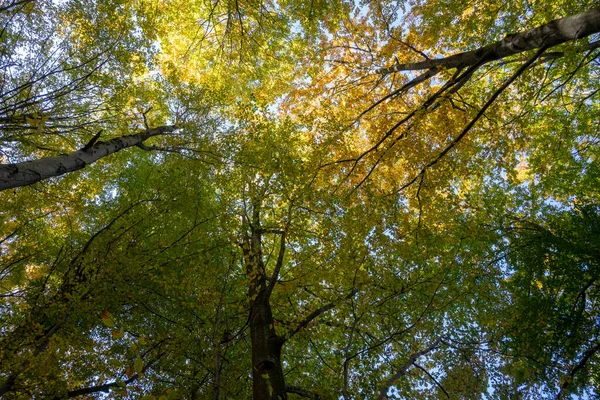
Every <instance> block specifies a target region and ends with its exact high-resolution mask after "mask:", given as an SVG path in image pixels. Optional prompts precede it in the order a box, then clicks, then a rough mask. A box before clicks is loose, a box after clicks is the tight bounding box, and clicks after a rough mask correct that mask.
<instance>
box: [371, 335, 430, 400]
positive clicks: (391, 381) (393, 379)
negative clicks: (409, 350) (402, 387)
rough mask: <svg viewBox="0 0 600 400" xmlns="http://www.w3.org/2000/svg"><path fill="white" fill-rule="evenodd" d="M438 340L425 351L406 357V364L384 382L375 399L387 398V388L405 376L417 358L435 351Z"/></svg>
mask: <svg viewBox="0 0 600 400" xmlns="http://www.w3.org/2000/svg"><path fill="white" fill-rule="evenodd" d="M440 340H441V339H439V338H438V339H437V340H436V341H434V342H433V343H432V344H430V345H429V346H428V347H427V348H426V349H423V350H421V351H417V352H416V353H413V354H411V355H410V357H408V361H407V362H406V363H404V364H403V365H402V367H400V369H399V370H398V372H396V373H395V374H393V375H392V376H391V377H389V378H388V379H387V380H386V381H385V384H384V387H383V389H381V392H379V397H377V399H378V400H383V399H385V398H387V392H388V390H389V388H390V387H391V386H392V385H393V384H394V382H396V381H397V380H398V379H400V378H401V377H402V376H404V375H406V373H407V372H408V370H409V368H410V367H411V366H412V365H413V364H414V363H415V362H416V361H417V359H418V358H419V357H421V356H424V355H425V354H428V353H431V352H432V351H433V350H435V349H436V348H437V347H438V346H439V344H440Z"/></svg>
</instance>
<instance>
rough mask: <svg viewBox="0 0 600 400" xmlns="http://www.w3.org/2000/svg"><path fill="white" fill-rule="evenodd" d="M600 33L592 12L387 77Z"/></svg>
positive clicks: (597, 15) (399, 67) (598, 14)
mask: <svg viewBox="0 0 600 400" xmlns="http://www.w3.org/2000/svg"><path fill="white" fill-rule="evenodd" d="M598 32H600V9H592V10H589V11H586V12H582V13H580V14H576V15H572V16H570V17H566V18H561V19H556V20H554V21H551V22H549V23H547V24H545V25H542V26H539V27H537V28H534V29H530V30H528V31H525V32H520V33H517V34H513V35H507V36H506V37H505V38H504V39H502V40H500V41H498V42H496V43H492V44H490V45H487V46H484V47H481V48H479V49H476V50H472V51H467V52H464V53H459V54H454V55H452V56H449V57H446V58H441V59H432V60H425V61H421V62H415V63H408V64H396V65H393V66H391V67H388V68H382V69H381V70H379V73H381V74H383V75H387V74H390V73H392V72H399V71H415V70H425V69H431V68H435V69H439V68H465V67H470V66H473V65H477V64H485V63H487V62H490V61H495V60H500V59H503V58H505V57H508V56H512V55H514V54H519V53H522V52H524V51H528V50H533V49H538V48H542V47H544V48H549V47H553V46H556V45H559V44H562V43H565V42H568V41H571V40H575V39H580V38H584V37H587V36H590V35H592V34H594V33H598Z"/></svg>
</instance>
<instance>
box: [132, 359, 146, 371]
mask: <svg viewBox="0 0 600 400" xmlns="http://www.w3.org/2000/svg"><path fill="white" fill-rule="evenodd" d="M142 369H144V361H143V360H142V359H141V358H136V359H135V362H134V363H133V370H134V371H135V372H137V373H138V374H141V373H142Z"/></svg>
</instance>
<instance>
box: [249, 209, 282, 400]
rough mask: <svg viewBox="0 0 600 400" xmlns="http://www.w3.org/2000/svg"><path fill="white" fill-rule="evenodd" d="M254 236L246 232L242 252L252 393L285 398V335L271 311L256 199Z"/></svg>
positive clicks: (265, 399) (257, 399)
mask: <svg viewBox="0 0 600 400" xmlns="http://www.w3.org/2000/svg"><path fill="white" fill-rule="evenodd" d="M246 224H247V225H249V227H250V231H251V235H250V236H249V235H247V234H246V235H244V239H243V242H242V251H243V253H244V262H245V264H246V274H247V275H248V280H249V287H248V299H249V301H250V319H249V321H250V336H251V341H252V396H253V399H254V400H282V399H283V400H285V399H287V393H286V390H285V379H284V376H283V366H282V364H281V348H282V346H283V343H284V338H283V337H280V336H278V335H277V333H276V332H275V326H274V322H275V321H274V320H273V313H272V311H271V303H270V294H271V290H270V289H269V283H270V282H269V279H268V278H267V275H266V271H265V265H264V261H263V256H262V229H261V227H260V202H259V201H254V202H253V212H252V223H251V224H248V223H247V221H246Z"/></svg>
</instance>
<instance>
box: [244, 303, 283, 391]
mask: <svg viewBox="0 0 600 400" xmlns="http://www.w3.org/2000/svg"><path fill="white" fill-rule="evenodd" d="M259 298H260V296H259ZM257 300H258V301H255V302H254V304H253V305H252V307H251V310H250V334H251V339H252V378H253V384H252V394H253V398H254V400H281V399H287V394H286V391H285V379H284V376H283V366H282V364H281V347H282V346H283V340H282V338H281V337H279V336H277V334H276V333H275V328H274V327H273V322H274V321H273V315H272V313H271V305H270V304H269V301H268V300H267V301H263V300H262V299H260V300H259V299H257Z"/></svg>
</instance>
